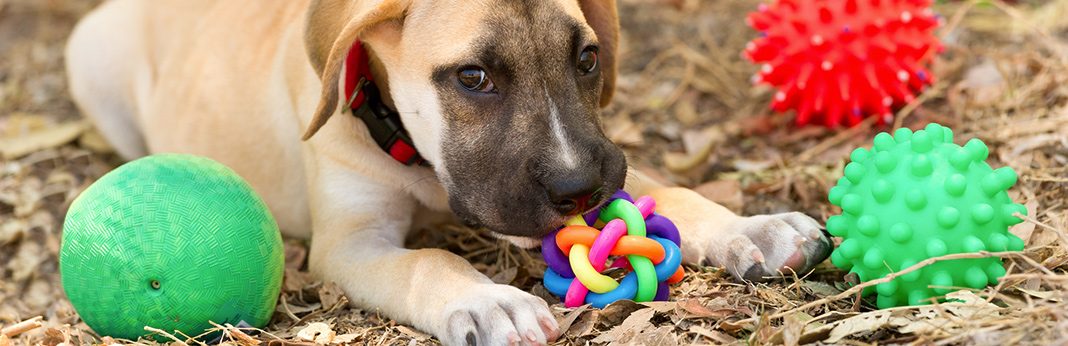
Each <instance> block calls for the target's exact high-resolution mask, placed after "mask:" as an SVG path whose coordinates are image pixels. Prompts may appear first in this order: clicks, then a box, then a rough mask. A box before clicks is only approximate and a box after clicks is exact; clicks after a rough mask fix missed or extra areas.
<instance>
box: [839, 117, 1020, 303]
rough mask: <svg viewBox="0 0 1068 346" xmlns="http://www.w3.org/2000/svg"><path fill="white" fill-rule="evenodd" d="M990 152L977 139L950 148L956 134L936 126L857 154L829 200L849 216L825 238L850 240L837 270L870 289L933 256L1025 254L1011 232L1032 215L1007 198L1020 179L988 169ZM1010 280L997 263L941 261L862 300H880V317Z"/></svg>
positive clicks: (885, 139)
mask: <svg viewBox="0 0 1068 346" xmlns="http://www.w3.org/2000/svg"><path fill="white" fill-rule="evenodd" d="M988 153H989V150H988V149H987V147H986V145H985V144H983V141H981V140H979V139H972V140H970V141H968V143H967V144H965V145H964V147H961V146H959V145H956V144H953V131H952V130H950V129H949V128H947V127H943V126H941V125H938V124H933V123H932V124H929V125H927V127H926V128H925V129H923V130H919V131H916V132H915V133H913V132H912V131H911V130H909V129H907V128H902V129H898V130H897V131H896V132H895V133H894V135H893V136H891V135H890V134H889V133H885V132H883V133H880V134H879V135H877V136H875V140H874V147H873V148H872V149H871V150H866V149H864V148H858V149H856V150H854V151H853V153H852V154H851V155H850V159H851V161H852V162H850V163H849V164H848V165H846V166H845V176H844V177H843V178H841V179H839V180H838V185H836V186H835V187H833V188H831V190H830V193H829V199H830V201H831V204H834V205H836V206H839V207H841V208H842V214H841V215H835V216H831V217H830V218H829V219H827V230H828V231H829V232H830V233H831V234H832V235H834V236H836V237H841V238H843V241H842V244H841V245H839V246H838V248H837V249H835V250H834V252H833V253H831V262H832V263H834V265H835V266H837V267H838V268H841V269H843V270H849V271H850V272H852V273H856V274H857V276H858V277H859V278H860V280H861V281H869V280H874V279H878V278H881V277H884V276H885V275H887V274H889V273H891V272H896V271H899V270H902V269H904V268H908V267H910V266H912V265H914V264H916V263H918V262H920V261H922V260H925V259H927V258H931V257H938V256H942V255H946V254H953V253H968V252H978V251H982V250H986V251H1020V250H1023V247H1024V243H1023V240H1021V239H1020V238H1018V237H1016V236H1015V235H1012V234H1011V233H1009V232H1008V228H1009V226H1011V225H1015V224H1017V223H1020V222H1021V221H1022V220H1020V219H1019V218H1017V217H1015V216H1013V213H1016V212H1019V213H1021V214H1026V213H1027V210H1026V209H1025V208H1024V207H1023V205H1020V204H1016V203H1013V202H1012V200H1011V199H1010V198H1009V195H1008V193H1007V192H1006V191H1007V190H1008V189H1009V188H1010V187H1012V186H1013V185H1014V184H1016V172H1014V171H1013V170H1012V169H1011V168H1009V167H1002V168H998V169H996V170H995V169H991V168H990V165H988V164H987V163H986V158H987V155H988ZM1003 275H1005V268H1004V267H1003V266H1002V263H1001V259H1000V258H996V257H992V258H982V259H959V260H952V261H941V262H936V263H934V264H932V265H930V266H927V267H924V268H922V269H920V270H919V271H915V272H911V273H909V274H906V275H903V276H901V277H898V278H897V279H894V280H893V281H890V282H887V283H883V284H880V285H877V286H876V287H875V289H870V288H869V289H868V290H865V292H864V294H865V295H868V294H871V293H877V294H878V297H877V298H876V302H877V305H878V306H879V307H880V308H887V307H893V306H901V305H919V304H923V303H926V302H928V301H929V300H928V299H929V298H931V297H936V296H940V295H944V294H946V293H948V292H950V291H951V289H949V287H970V288H976V289H980V288H983V287H986V286H987V285H988V284H994V283H996V282H997V279H998V278H999V277H1001V276H1003ZM932 286H934V287H935V288H931V287H932Z"/></svg>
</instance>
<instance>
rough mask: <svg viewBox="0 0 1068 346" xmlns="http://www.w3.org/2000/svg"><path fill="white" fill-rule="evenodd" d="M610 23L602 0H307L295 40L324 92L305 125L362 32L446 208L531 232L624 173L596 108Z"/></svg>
mask: <svg viewBox="0 0 1068 346" xmlns="http://www.w3.org/2000/svg"><path fill="white" fill-rule="evenodd" d="M618 36H619V24H618V20H617V17H616V7H615V1H614V0H553V1H550V0H545V1H542V0H479V1H474V0H456V1H438V0H380V1H373V0H362V1H356V0H318V1H312V5H311V7H310V9H309V14H308V25H307V31H306V34H305V42H306V45H307V50H308V54H309V57H310V60H311V62H312V65H313V66H314V67H315V69H316V71H317V72H319V74H320V76H321V77H322V81H323V94H322V98H321V101H320V105H319V109H318V111H317V113H316V115H315V116H314V118H313V119H312V120H311V123H310V124H309V125H308V130H307V132H306V133H305V138H308V137H310V136H311V135H313V134H314V133H315V131H316V130H318V128H319V127H321V126H322V125H323V124H325V122H326V120H327V118H328V117H329V116H330V115H331V114H333V113H335V111H336V109H337V106H338V78H339V76H340V74H341V69H342V62H343V60H344V58H345V56H346V55H347V53H348V49H349V47H350V46H351V44H352V42H353V41H354V40H356V39H360V40H362V41H363V42H364V43H365V44H366V46H367V47H368V49H369V51H370V52H371V54H372V55H373V56H374V61H373V63H374V64H375V65H376V66H377V67H378V69H377V71H376V72H377V74H376V76H375V78H376V79H377V80H378V81H379V82H378V83H379V84H385V85H384V86H383V88H384V89H385V88H388V90H389V93H388V94H389V95H386V97H389V98H391V99H392V102H393V105H394V106H395V107H396V109H397V111H398V112H399V113H400V114H401V119H402V121H403V122H404V124H405V126H406V127H407V129H408V130H409V131H410V132H411V135H412V138H413V140H414V142H415V146H416V147H417V149H418V150H419V151H420V153H422V154H423V156H424V157H425V158H426V159H427V160H428V161H430V162H431V163H432V164H433V165H434V169H435V172H436V174H437V176H438V178H439V179H440V180H441V182H442V183H443V184H444V186H445V188H446V190H447V191H448V194H449V203H450V205H451V206H452V208H453V210H454V211H455V212H456V214H457V215H458V216H459V217H460V218H461V219H462V220H464V221H465V222H467V223H469V224H472V225H481V226H485V227H487V228H489V229H491V230H493V231H495V232H498V233H501V234H504V235H511V236H521V237H539V236H541V235H543V234H545V233H546V232H548V231H549V230H551V228H552V227H554V226H558V225H560V224H562V223H563V221H564V220H565V219H566V218H567V217H569V216H571V215H575V214H576V213H580V212H582V211H585V210H586V209H588V208H589V207H593V206H595V205H597V204H599V203H600V202H602V201H604V200H605V199H607V198H608V197H609V196H610V195H611V194H612V193H613V192H614V191H615V190H616V189H618V188H620V187H621V186H622V185H623V181H624V178H625V175H626V163H625V159H624V156H623V153H622V151H621V150H620V149H619V148H618V147H616V146H615V145H614V144H612V143H611V142H610V141H609V140H608V138H607V137H606V136H605V135H604V133H603V131H602V127H601V122H600V117H599V110H600V107H601V106H604V105H606V104H607V103H608V102H609V100H610V99H611V95H612V89H613V85H614V82H615V73H616V70H615V56H616V46H617V42H618ZM383 74H384V75H385V76H383Z"/></svg>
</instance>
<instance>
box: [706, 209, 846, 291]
mask: <svg viewBox="0 0 1068 346" xmlns="http://www.w3.org/2000/svg"><path fill="white" fill-rule="evenodd" d="M731 227H732V229H731V231H732V232H733V234H732V235H731V236H732V238H731V239H728V242H727V244H730V246H729V247H727V248H726V249H724V250H711V251H727V252H734V253H735V254H734V255H732V254H729V253H728V254H726V255H725V256H716V255H717V254H710V257H719V258H721V262H720V263H719V264H720V265H723V266H725V267H727V269H728V271H730V272H731V274H732V275H734V276H735V277H736V278H738V279H741V280H748V281H762V280H764V279H765V278H769V277H776V276H782V275H791V274H794V273H797V274H799V275H800V274H803V273H805V272H807V271H808V270H810V269H812V267H814V266H816V265H817V264H819V263H820V262H822V261H823V260H824V259H826V258H827V256H828V255H829V254H830V249H831V242H830V240H829V238H828V237H826V235H825V233H824V232H822V231H821V227H820V224H819V223H818V222H816V220H813V219H812V218H810V217H808V216H806V215H804V214H801V213H784V214H775V215H758V216H752V217H747V218H744V219H742V220H740V221H738V222H737V223H736V224H734V225H732V226H731ZM743 254H744V255H743Z"/></svg>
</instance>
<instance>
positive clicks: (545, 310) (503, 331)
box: [436, 284, 559, 345]
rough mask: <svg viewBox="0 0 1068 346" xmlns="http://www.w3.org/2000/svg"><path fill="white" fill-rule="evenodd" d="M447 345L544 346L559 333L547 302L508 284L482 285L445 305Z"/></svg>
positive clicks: (443, 337) (440, 333)
mask: <svg viewBox="0 0 1068 346" xmlns="http://www.w3.org/2000/svg"><path fill="white" fill-rule="evenodd" d="M444 318H445V321H446V323H445V325H444V326H443V327H444V330H438V331H436V332H437V333H436V334H437V335H438V338H440V339H441V341H442V343H444V344H445V345H544V344H546V342H547V341H551V340H553V339H555V338H556V337H557V335H558V333H559V331H558V330H557V324H556V319H555V318H553V315H552V313H551V312H550V311H549V306H548V305H546V304H545V301H544V300H541V299H540V298H538V297H535V296H533V295H531V294H529V293H526V292H523V291H521V290H519V289H518V288H515V287H512V286H508V285H498V284H480V285H477V286H474V287H471V289H470V290H469V291H468V292H467V294H465V295H463V296H461V297H456V298H454V299H451V300H450V301H449V303H448V304H447V305H446V306H445V311H444Z"/></svg>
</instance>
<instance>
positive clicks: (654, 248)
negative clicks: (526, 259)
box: [542, 191, 683, 308]
mask: <svg viewBox="0 0 1068 346" xmlns="http://www.w3.org/2000/svg"><path fill="white" fill-rule="evenodd" d="M655 209H656V202H655V201H654V200H653V198H652V197H649V196H645V197H641V198H639V199H638V200H637V201H633V200H632V199H631V198H630V196H629V195H627V193H626V192H623V191H619V192H616V194H615V195H613V196H612V198H611V199H610V200H609V203H608V204H607V205H606V206H605V207H603V208H599V209H596V210H594V211H592V212H590V213H588V214H586V215H585V216H584V217H579V216H576V217H575V218H573V219H571V220H569V221H568V222H567V225H565V226H564V227H562V228H560V229H558V230H556V231H554V232H552V233H550V234H549V235H546V236H545V238H543V239H542V256H543V257H544V258H545V262H546V263H547V264H548V265H549V267H548V268H547V269H546V270H545V287H546V288H548V289H549V292H552V293H553V294H555V295H557V296H559V297H561V298H563V300H564V305H565V306H567V307H577V306H580V305H582V304H584V303H588V304H591V305H593V306H594V307H597V308H603V307H605V306H606V305H608V304H609V303H612V302H614V301H617V300H620V299H631V300H634V301H637V302H647V301H652V300H667V298H668V290H669V289H668V284H673V283H676V282H679V281H682V277H683V270H682V252H681V251H680V250H679V230H678V228H676V227H675V224H674V223H672V222H671V220H668V219H667V218H666V217H664V216H661V215H657V214H655V213H653V212H654V210H655ZM600 224H603V225H604V226H603V227H601V229H600V230H598V229H597V228H594V227H591V226H589V225H595V226H597V225H600ZM609 255H612V256H621V257H618V258H616V260H615V261H613V263H612V265H611V266H610V267H611V268H623V269H624V270H626V271H627V274H626V275H625V276H624V277H623V280H622V281H619V282H616V280H615V279H613V278H611V277H609V276H607V275H604V274H602V273H601V272H603V271H604V270H605V269H606V263H607V261H608V257H609ZM576 278H577V279H578V280H575V279H576ZM591 291H592V292H591Z"/></svg>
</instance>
